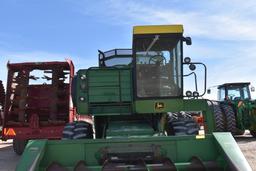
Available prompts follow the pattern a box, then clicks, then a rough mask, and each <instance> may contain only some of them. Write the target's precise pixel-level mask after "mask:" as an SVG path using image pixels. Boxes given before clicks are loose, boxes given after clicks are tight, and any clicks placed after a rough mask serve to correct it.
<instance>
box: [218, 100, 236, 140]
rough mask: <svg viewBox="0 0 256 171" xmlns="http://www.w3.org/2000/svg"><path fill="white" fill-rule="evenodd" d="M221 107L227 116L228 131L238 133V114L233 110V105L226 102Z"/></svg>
mask: <svg viewBox="0 0 256 171" xmlns="http://www.w3.org/2000/svg"><path fill="white" fill-rule="evenodd" d="M221 108H222V110H223V112H224V114H225V117H226V124H227V131H228V132H231V133H232V134H233V135H235V134H236V132H237V128H236V114H235V112H234V111H233V109H232V107H231V106H229V105H226V104H222V105H221Z"/></svg>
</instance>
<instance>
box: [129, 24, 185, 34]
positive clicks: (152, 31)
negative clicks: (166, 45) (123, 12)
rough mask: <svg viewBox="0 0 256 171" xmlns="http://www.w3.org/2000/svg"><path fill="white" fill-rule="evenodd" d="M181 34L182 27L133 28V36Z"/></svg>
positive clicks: (152, 26)
mask: <svg viewBox="0 0 256 171" xmlns="http://www.w3.org/2000/svg"><path fill="white" fill-rule="evenodd" d="M161 33H167V34H168V33H183V25H150V26H134V27H133V34H161Z"/></svg>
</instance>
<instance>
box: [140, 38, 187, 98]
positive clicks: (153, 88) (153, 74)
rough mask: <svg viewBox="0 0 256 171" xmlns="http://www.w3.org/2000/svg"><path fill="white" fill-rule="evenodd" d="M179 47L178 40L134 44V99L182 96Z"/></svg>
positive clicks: (152, 40)
mask: <svg viewBox="0 0 256 171" xmlns="http://www.w3.org/2000/svg"><path fill="white" fill-rule="evenodd" d="M181 44H182V43H181V41H180V36H168V37H166V36H165V37H164V36H160V35H153V36H152V35H151V36H150V37H144V38H137V39H136V40H135V55H136V79H137V97H170V96H173V97H177V96H181V95H182V86H181V85H182V84H181V78H182V77H181V71H182V70H181V66H182V63H181V61H182V51H181Z"/></svg>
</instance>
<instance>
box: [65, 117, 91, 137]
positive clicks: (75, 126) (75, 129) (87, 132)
mask: <svg viewBox="0 0 256 171" xmlns="http://www.w3.org/2000/svg"><path fill="white" fill-rule="evenodd" d="M92 138H93V129H92V125H91V124H90V123H88V122H84V121H75V122H73V123H68V124H67V125H66V126H65V127H64V129H63V133H62V139H64V140H67V139H92Z"/></svg>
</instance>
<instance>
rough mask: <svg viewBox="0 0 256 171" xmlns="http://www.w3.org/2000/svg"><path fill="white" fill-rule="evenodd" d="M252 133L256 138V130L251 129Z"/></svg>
mask: <svg viewBox="0 0 256 171" xmlns="http://www.w3.org/2000/svg"><path fill="white" fill-rule="evenodd" d="M250 133H251V135H252V136H253V137H254V138H256V131H253V130H250Z"/></svg>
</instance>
